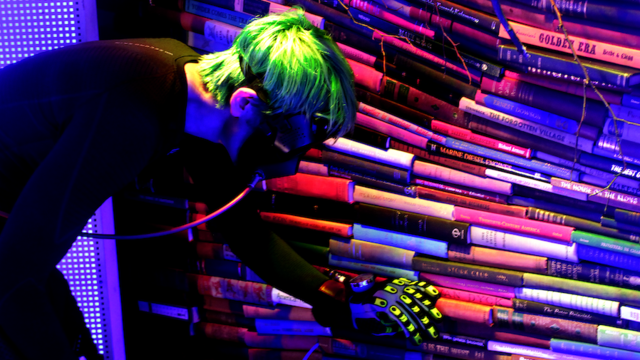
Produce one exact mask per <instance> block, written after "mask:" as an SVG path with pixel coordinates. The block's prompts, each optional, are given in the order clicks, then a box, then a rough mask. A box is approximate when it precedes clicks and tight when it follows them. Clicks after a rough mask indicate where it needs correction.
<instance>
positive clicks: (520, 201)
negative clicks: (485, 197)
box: [509, 196, 602, 222]
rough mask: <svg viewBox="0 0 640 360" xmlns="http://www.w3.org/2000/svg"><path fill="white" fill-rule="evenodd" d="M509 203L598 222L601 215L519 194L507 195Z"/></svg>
mask: <svg viewBox="0 0 640 360" xmlns="http://www.w3.org/2000/svg"><path fill="white" fill-rule="evenodd" d="M509 204H511V205H518V206H525V207H533V208H536V209H542V210H546V211H551V212H554V213H559V214H564V215H570V216H575V217H577V218H581V219H585V220H589V221H594V222H600V218H601V217H602V213H597V212H592V211H588V210H585V209H582V208H580V207H575V206H568V205H561V204H554V203H551V202H547V201H543V200H539V199H531V198H526V197H521V196H509Z"/></svg>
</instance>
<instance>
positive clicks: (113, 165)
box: [0, 60, 158, 360]
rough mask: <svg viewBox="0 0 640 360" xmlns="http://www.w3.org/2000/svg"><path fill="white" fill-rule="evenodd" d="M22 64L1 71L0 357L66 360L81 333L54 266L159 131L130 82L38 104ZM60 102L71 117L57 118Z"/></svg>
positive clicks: (32, 79) (145, 157)
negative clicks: (1, 217)
mask: <svg viewBox="0 0 640 360" xmlns="http://www.w3.org/2000/svg"><path fill="white" fill-rule="evenodd" d="M23 62H24V64H21V62H19V63H17V64H14V65H11V66H9V67H7V68H6V69H2V70H0V210H3V211H7V212H10V213H11V214H10V216H9V219H8V220H7V221H6V224H5V225H4V228H3V229H2V233H1V234H0V274H2V275H0V338H2V339H3V340H0V343H4V346H3V345H0V356H1V355H2V349H5V351H6V352H7V353H8V352H9V351H12V352H15V353H17V354H19V356H20V358H27V359H65V360H66V359H72V358H74V356H75V354H76V353H75V349H74V346H75V344H76V342H77V339H78V336H79V335H80V334H84V335H85V336H88V332H87V330H86V327H84V326H82V325H83V322H82V320H83V318H82V315H81V314H80V311H79V309H78V307H77V304H76V303H75V299H74V298H73V297H72V295H71V293H70V290H69V286H68V284H67V282H66V281H65V279H64V278H63V277H62V274H61V273H60V272H59V271H57V270H56V268H55V266H56V264H57V263H58V262H59V261H60V260H61V259H62V257H63V256H64V255H65V254H66V252H67V251H68V250H69V248H70V247H71V245H72V244H73V242H74V241H75V239H76V236H77V235H78V234H79V233H80V231H81V230H82V228H83V226H84V224H86V222H87V220H88V219H89V218H90V217H91V216H92V214H93V213H94V211H95V210H96V209H97V208H98V207H99V206H100V205H101V204H102V203H103V202H104V201H105V200H106V199H107V198H108V197H109V196H111V195H112V194H113V193H115V192H116V191H117V190H119V189H121V188H122V187H123V186H124V185H125V184H127V183H128V182H130V181H131V180H132V179H134V177H135V175H136V174H137V173H139V172H140V170H141V169H142V168H143V167H144V166H145V165H146V164H147V163H148V162H149V160H150V158H151V157H152V155H153V153H154V151H155V149H156V147H157V142H158V125H157V123H156V120H155V119H156V114H154V113H153V111H154V110H153V106H150V104H149V103H148V101H147V100H145V97H144V96H143V94H142V93H141V92H140V91H139V88H137V87H136V84H135V83H134V84H131V83H129V84H127V86H126V88H125V87H117V88H111V89H108V90H105V91H102V92H96V91H95V90H92V91H91V92H83V91H81V90H79V91H78V92H77V93H67V94H65V95H64V96H60V97H55V96H50V95H49V96H46V97H45V98H39V97H38V96H37V95H38V83H39V82H41V81H42V79H39V78H38V74H37V73H35V74H34V71H33V69H32V68H30V67H29V63H28V62H27V61H26V60H24V61H23ZM9 68H10V69H9ZM7 69H9V70H7ZM63 103H69V104H71V103H73V104H74V105H73V106H74V111H73V113H72V114H71V115H70V116H68V117H65V118H56V117H55V115H56V114H55V111H53V110H52V109H56V108H59V107H60V106H62V105H64V104H63ZM60 104H62V105H60ZM93 351H94V352H95V348H94V349H93ZM7 357H8V356H7ZM75 358H76V359H77V357H75Z"/></svg>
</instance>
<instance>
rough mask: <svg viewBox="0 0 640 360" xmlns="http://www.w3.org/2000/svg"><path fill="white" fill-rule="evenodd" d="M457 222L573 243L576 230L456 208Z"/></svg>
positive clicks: (454, 213)
mask: <svg viewBox="0 0 640 360" xmlns="http://www.w3.org/2000/svg"><path fill="white" fill-rule="evenodd" d="M453 216H454V218H455V220H458V221H463V222H467V223H470V224H473V225H484V226H490V227H494V228H498V229H504V230H509V231H515V232H518V233H522V234H529V235H534V236H539V237H548V238H550V239H553V240H556V241H561V242H566V243H571V238H572V237H571V233H572V232H573V230H574V228H572V227H568V226H562V225H556V224H551V223H543V222H540V221H533V220H528V219H520V218H515V217H511V216H505V215H499V214H492V213H487V212H485V211H479V210H473V209H466V208H461V207H456V208H455V209H454V211H453Z"/></svg>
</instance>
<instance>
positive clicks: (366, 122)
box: [356, 113, 428, 149]
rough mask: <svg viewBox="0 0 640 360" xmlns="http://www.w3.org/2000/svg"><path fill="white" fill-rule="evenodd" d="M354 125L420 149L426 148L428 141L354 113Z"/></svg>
mask: <svg viewBox="0 0 640 360" xmlns="http://www.w3.org/2000/svg"><path fill="white" fill-rule="evenodd" d="M356 124H358V125H362V126H364V127H366V128H369V129H372V130H375V131H378V132H381V133H383V134H385V135H389V136H391V137H392V138H394V139H398V140H400V141H404V142H406V143H407V144H411V145H413V146H417V147H419V148H421V149H424V148H426V147H427V141H428V139H427V138H425V137H422V136H420V135H416V134H414V133H411V132H409V131H407V130H404V129H401V128H399V127H397V126H394V125H391V124H387V123H386V122H384V121H380V120H378V119H374V118H372V117H371V116H367V115H365V114H362V113H356Z"/></svg>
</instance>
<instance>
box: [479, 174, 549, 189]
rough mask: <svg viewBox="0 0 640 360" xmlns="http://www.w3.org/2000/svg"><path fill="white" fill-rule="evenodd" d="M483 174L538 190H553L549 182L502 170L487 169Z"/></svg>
mask: <svg viewBox="0 0 640 360" xmlns="http://www.w3.org/2000/svg"><path fill="white" fill-rule="evenodd" d="M485 174H486V175H487V176H488V177H490V178H493V179H498V180H502V181H506V182H510V183H512V184H518V185H522V186H526V187H530V188H534V189H538V190H543V191H548V192H553V190H554V189H553V186H552V185H550V184H549V183H546V182H543V181H538V180H533V179H529V178H525V177H522V176H518V175H513V174H508V173H505V172H502V171H497V170H493V169H487V171H486V172H485ZM549 180H551V178H549Z"/></svg>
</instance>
